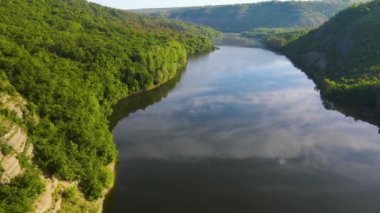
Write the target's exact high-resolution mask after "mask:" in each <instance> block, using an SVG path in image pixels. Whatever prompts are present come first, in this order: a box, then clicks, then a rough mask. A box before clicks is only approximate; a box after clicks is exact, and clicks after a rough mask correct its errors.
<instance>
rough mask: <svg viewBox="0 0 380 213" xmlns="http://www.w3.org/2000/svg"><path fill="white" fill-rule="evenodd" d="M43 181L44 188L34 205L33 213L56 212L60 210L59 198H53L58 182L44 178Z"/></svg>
mask: <svg viewBox="0 0 380 213" xmlns="http://www.w3.org/2000/svg"><path fill="white" fill-rule="evenodd" d="M41 178H42V177H41ZM44 181H45V183H46V188H45V191H44V192H43V193H42V194H41V195H40V196H39V197H38V198H37V200H36V202H35V203H34V209H35V212H36V213H44V212H49V213H50V212H51V213H53V212H57V211H58V210H59V209H60V206H61V202H62V199H61V196H58V195H57V196H54V195H55V192H56V190H57V187H58V185H59V181H58V180H57V179H55V178H52V179H50V178H44Z"/></svg>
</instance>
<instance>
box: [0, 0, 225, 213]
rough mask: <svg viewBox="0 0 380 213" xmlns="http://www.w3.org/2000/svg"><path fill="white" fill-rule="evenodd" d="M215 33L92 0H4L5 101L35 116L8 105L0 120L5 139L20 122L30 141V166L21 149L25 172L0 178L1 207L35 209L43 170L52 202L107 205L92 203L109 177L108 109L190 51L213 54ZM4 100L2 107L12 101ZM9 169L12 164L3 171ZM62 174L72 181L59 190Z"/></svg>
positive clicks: (0, 54) (0, 19) (0, 90)
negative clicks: (22, 115)
mask: <svg viewBox="0 0 380 213" xmlns="http://www.w3.org/2000/svg"><path fill="white" fill-rule="evenodd" d="M217 35H218V33H217V32H216V31H214V30H211V29H210V28H205V27H199V26H196V25H193V24H185V23H182V22H179V21H170V20H165V19H161V18H152V17H148V16H144V15H136V14H133V13H128V12H125V11H120V10H116V9H111V8H107V7H102V6H99V5H96V4H92V3H88V2H87V1H86V0H60V1H56V0H33V1H30V0H7V1H1V2H0V83H1V84H0V97H13V96H14V97H20V98H18V99H22V100H25V101H22V103H25V106H23V108H25V111H27V112H29V114H31V115H35V116H33V117H32V118H33V119H22V118H18V117H17V116H16V115H15V112H9V108H4V107H3V109H2V110H1V112H0V113H1V115H0V118H1V119H2V124H3V120H6V121H7V122H8V123H9V125H0V133H1V134H0V137H2V136H4V137H5V136H6V135H7V133H8V131H11V130H12V128H10V126H15V128H21V129H22V131H21V130H20V131H21V132H24V133H25V134H27V135H26V136H25V137H24V136H23V137H22V138H23V139H25V140H26V137H27V143H28V144H29V143H30V144H32V146H33V147H34V152H33V155H32V156H34V158H33V161H32V162H30V163H28V162H29V161H30V158H31V157H27V156H26V155H25V154H24V153H23V152H22V153H18V155H19V156H18V155H17V156H18V157H17V159H18V161H19V164H20V165H21V167H22V169H21V171H23V172H21V173H22V174H21V173H20V175H15V176H11V177H10V178H11V180H9V181H7V182H3V183H1V187H0V212H27V211H33V208H39V207H38V205H37V204H35V199H36V197H38V196H40V194H41V192H42V191H44V190H43V188H44V184H42V183H41V178H40V176H42V175H43V176H44V178H46V179H49V180H50V179H51V180H52V182H51V183H47V181H45V187H46V189H49V190H51V192H50V199H48V198H49V196H48V195H46V196H47V197H48V198H47V199H48V200H50V201H51V200H57V199H58V198H57V196H58V197H60V198H62V199H63V200H62V202H61V205H60V206H61V208H62V209H63V210H62V211H64V212H65V211H66V212H78V211H83V210H84V209H83V208H86V206H87V207H91V208H95V207H96V206H98V207H99V206H101V204H100V205H99V203H98V204H97V205H93V204H89V203H88V202H90V201H92V200H96V199H98V198H100V197H102V196H103V193H104V190H105V189H106V188H109V187H110V185H111V184H112V180H113V174H112V172H111V170H110V169H109V165H110V164H112V163H113V162H115V159H116V155H117V152H116V149H115V145H114V143H113V140H112V134H111V132H110V130H109V125H108V120H107V116H108V115H110V113H111V111H112V110H111V106H112V105H113V104H115V103H116V102H117V101H118V100H119V99H121V98H122V97H125V96H128V95H130V94H134V93H138V92H141V91H145V90H148V89H151V88H154V87H156V86H158V85H160V84H162V83H164V82H166V81H168V80H169V79H171V78H173V77H174V76H175V74H176V73H177V71H178V70H181V69H182V68H183V67H184V66H185V64H186V62H187V58H188V56H190V55H194V54H199V53H202V52H206V51H211V50H213V48H214V47H213V43H212V37H214V36H217ZM4 100H5V101H4V103H3V105H5V106H7V105H10V104H12V103H13V102H9V101H10V100H13V98H12V99H4ZM18 105H19V104H18ZM0 109H1V108H0ZM16 113H17V112H16ZM31 121H34V122H31ZM20 138H21V137H17V138H16V139H17V140H19V139H20ZM0 139H1V140H3V139H2V138H0ZM16 139H15V140H16ZM17 140H16V142H17ZM22 144H24V142H22ZM0 149H1V153H2V155H1V156H3V155H4V156H5V154H9V153H13V151H12V150H13V149H12V148H9V147H8V146H6V145H1V146H0ZM14 156H16V154H15V155H14ZM28 156H29V155H28ZM15 159H16V158H15ZM15 162H16V161H15ZM15 165H16V164H15ZM4 172H7V168H0V174H1V175H2V173H4ZM17 174H19V173H17ZM56 179H59V181H67V182H62V184H61V185H62V187H63V189H62V188H60V187H58V188H57V184H56V183H57V180H56ZM58 185H59V184H58ZM49 186H51V187H49ZM65 187H66V188H65ZM46 189H45V192H46V191H47V190H46ZM78 189H79V190H80V191H78ZM56 190H58V191H56ZM53 195H54V199H53V198H52V196H53ZM82 195H83V196H82ZM44 196H45V195H44ZM81 197H85V199H83V198H81ZM40 203H42V204H43V203H46V202H45V201H44V200H42V201H41V202H40ZM47 208H49V206H48V207H47ZM76 208H77V209H76Z"/></svg>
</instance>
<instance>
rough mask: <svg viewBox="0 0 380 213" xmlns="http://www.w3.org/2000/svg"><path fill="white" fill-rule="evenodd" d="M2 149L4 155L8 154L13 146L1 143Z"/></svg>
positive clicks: (0, 147) (0, 148)
mask: <svg viewBox="0 0 380 213" xmlns="http://www.w3.org/2000/svg"><path fill="white" fill-rule="evenodd" d="M0 150H1V153H3V155H4V156H6V155H8V154H10V153H11V152H12V147H10V146H8V145H6V144H0Z"/></svg>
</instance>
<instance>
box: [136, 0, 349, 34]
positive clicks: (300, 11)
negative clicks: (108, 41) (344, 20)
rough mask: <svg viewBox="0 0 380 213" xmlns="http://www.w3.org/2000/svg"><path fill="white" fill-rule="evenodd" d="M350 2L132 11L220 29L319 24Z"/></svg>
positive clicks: (230, 30)
mask: <svg viewBox="0 0 380 213" xmlns="http://www.w3.org/2000/svg"><path fill="white" fill-rule="evenodd" d="M351 3H352V1H284V2H281V1H271V2H261V3H255V4H237V5H224V6H205V7H189V8H164V9H145V10H135V11H134V12H138V13H146V14H150V15H154V16H163V17H166V18H170V19H178V20H183V21H187V22H192V23H197V24H202V25H207V26H210V27H213V28H215V29H217V30H220V31H223V32H242V31H247V30H250V29H252V28H285V27H318V26H320V25H321V24H323V23H324V22H326V21H327V20H328V19H329V18H331V17H332V16H334V15H335V14H336V13H337V12H339V11H340V10H342V9H344V8H346V7H348V6H349V5H350V4H351Z"/></svg>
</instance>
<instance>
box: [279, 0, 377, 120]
mask: <svg viewBox="0 0 380 213" xmlns="http://www.w3.org/2000/svg"><path fill="white" fill-rule="evenodd" d="M281 51H283V52H284V53H286V54H287V55H288V56H289V57H290V58H291V59H292V60H293V61H294V62H295V63H296V64H297V65H299V66H300V67H301V68H302V69H303V70H304V71H305V72H306V73H307V74H308V75H309V76H310V77H311V78H312V79H313V80H314V81H315V82H316V83H317V84H318V86H319V88H320V89H321V90H322V93H323V95H325V96H326V97H328V98H330V99H332V100H336V101H339V102H342V103H346V104H347V103H348V104H349V105H356V106H361V107H366V108H370V109H373V110H374V111H375V112H377V116H378V118H380V1H379V0H376V1H373V2H370V3H367V4H359V5H354V6H352V7H350V8H348V9H346V10H344V11H342V12H340V13H339V14H338V15H336V16H335V17H334V18H332V19H331V20H330V21H329V22H327V23H326V24H324V25H323V26H322V27H320V28H319V29H316V30H314V31H311V32H310V33H309V34H307V35H306V36H303V37H301V38H300V39H298V40H296V41H294V42H291V43H290V44H289V45H287V46H285V47H284V48H283V49H282V50H281ZM378 120H379V119H378Z"/></svg>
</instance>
